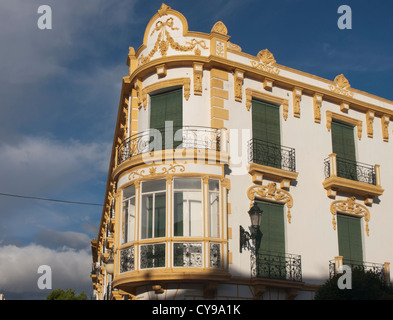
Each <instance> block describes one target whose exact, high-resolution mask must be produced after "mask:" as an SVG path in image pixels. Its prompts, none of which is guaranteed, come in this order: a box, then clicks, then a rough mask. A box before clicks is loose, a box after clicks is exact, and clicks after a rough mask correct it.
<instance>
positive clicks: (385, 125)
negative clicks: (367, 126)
mask: <svg viewBox="0 0 393 320" xmlns="http://www.w3.org/2000/svg"><path fill="white" fill-rule="evenodd" d="M389 121H390V117H389V116H388V115H383V116H382V117H381V124H382V137H383V141H389Z"/></svg>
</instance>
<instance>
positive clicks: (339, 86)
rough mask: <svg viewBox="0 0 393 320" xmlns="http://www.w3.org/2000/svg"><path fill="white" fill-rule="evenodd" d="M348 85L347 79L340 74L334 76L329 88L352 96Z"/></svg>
mask: <svg viewBox="0 0 393 320" xmlns="http://www.w3.org/2000/svg"><path fill="white" fill-rule="evenodd" d="M350 87H351V85H350V84H349V81H348V79H347V78H345V77H344V75H343V74H340V75H338V76H337V77H336V78H334V85H329V90H330V91H333V92H335V93H339V94H342V95H344V96H347V97H351V98H353V92H352V91H349V88H350Z"/></svg>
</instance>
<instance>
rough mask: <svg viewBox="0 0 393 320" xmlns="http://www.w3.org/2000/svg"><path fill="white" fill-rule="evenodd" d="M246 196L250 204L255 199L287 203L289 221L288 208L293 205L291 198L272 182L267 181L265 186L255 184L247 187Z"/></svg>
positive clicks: (289, 213)
mask: <svg viewBox="0 0 393 320" xmlns="http://www.w3.org/2000/svg"><path fill="white" fill-rule="evenodd" d="M247 197H248V199H250V201H251V202H250V206H252V202H253V201H254V200H255V199H261V200H267V201H273V202H278V203H282V204H286V205H287V209H288V211H287V218H288V223H291V219H292V216H291V211H290V208H292V206H293V198H292V196H291V195H290V193H289V192H288V191H286V190H282V189H280V188H277V184H276V183H274V182H271V183H269V184H268V185H266V186H263V185H255V186H251V187H250V188H248V189H247Z"/></svg>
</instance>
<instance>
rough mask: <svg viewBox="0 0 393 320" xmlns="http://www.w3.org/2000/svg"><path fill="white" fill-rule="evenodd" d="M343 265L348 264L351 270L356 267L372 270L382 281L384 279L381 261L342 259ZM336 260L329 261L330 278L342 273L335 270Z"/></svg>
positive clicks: (383, 268)
mask: <svg viewBox="0 0 393 320" xmlns="http://www.w3.org/2000/svg"><path fill="white" fill-rule="evenodd" d="M342 263H343V265H345V266H348V267H350V268H351V270H354V269H358V270H361V271H364V272H372V273H375V274H376V275H377V276H379V278H380V279H381V280H382V281H386V280H389V279H386V277H385V274H386V270H385V266H384V264H383V263H374V262H364V261H354V260H346V259H344V260H343V262H342ZM337 269H338V268H337V266H336V261H335V260H330V261H329V277H330V279H332V278H333V277H334V276H335V275H337V274H338V273H342V271H340V270H337Z"/></svg>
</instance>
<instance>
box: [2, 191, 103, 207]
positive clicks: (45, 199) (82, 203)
mask: <svg viewBox="0 0 393 320" xmlns="http://www.w3.org/2000/svg"><path fill="white" fill-rule="evenodd" d="M0 196H6V197H14V198H23V199H33V200H41V201H52V202H62V203H68V204H80V205H86V206H100V207H102V204H98V203H91V202H79V201H68V200H57V199H48V198H39V197H31V196H21V195H17V194H10V193H0Z"/></svg>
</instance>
